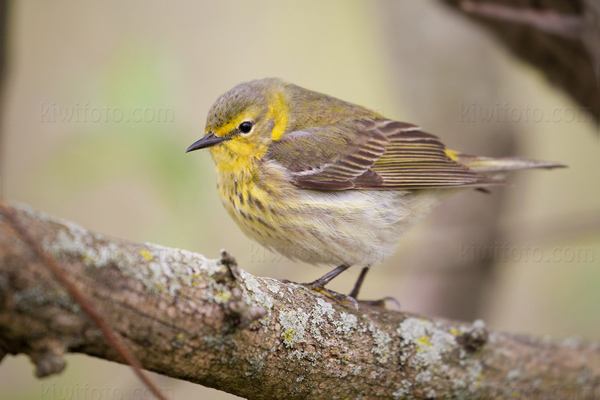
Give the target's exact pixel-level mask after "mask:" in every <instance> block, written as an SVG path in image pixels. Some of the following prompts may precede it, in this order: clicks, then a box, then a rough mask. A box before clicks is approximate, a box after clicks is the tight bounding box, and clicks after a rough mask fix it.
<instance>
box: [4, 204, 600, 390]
mask: <svg viewBox="0 0 600 400" xmlns="http://www.w3.org/2000/svg"><path fill="white" fill-rule="evenodd" d="M15 212H16V214H17V216H18V218H19V221H21V223H22V224H23V225H24V226H26V227H27V229H28V231H29V232H30V234H31V235H32V236H33V237H34V239H35V240H37V241H39V243H42V244H43V246H44V249H45V250H46V251H48V252H49V253H50V254H51V255H53V256H54V257H56V258H57V259H58V261H59V262H60V264H61V265H62V267H63V268H64V270H65V272H66V274H67V275H68V277H69V278H70V279H71V280H73V281H75V282H76V284H77V285H78V286H79V287H80V288H81V289H83V290H84V291H85V293H87V295H88V296H89V297H90V298H91V300H92V301H93V302H94V303H95V304H96V306H97V308H98V309H99V310H101V311H102V312H103V313H104V315H105V318H106V320H107V321H108V323H109V324H110V325H111V326H112V327H113V328H114V329H115V330H116V331H117V332H118V333H119V334H120V335H122V336H123V338H124V339H125V341H126V343H127V345H128V346H129V347H130V349H131V350H132V351H133V353H134V354H135V355H136V357H137V358H138V359H139V360H140V361H141V363H142V364H143V366H144V367H145V368H146V369H148V370H151V371H155V372H158V373H161V374H164V375H168V376H171V377H174V378H179V379H183V380H187V381H190V382H196V383H199V384H202V385H205V386H210V387H214V388H217V389H220V390H224V391H227V392H230V393H233V394H236V395H238V396H242V397H246V398H249V399H280V398H290V399H295V398H298V399H300V398H311V399H335V398H339V399H342V398H362V399H370V398H461V399H462V398H515V396H517V397H516V398H521V399H523V398H549V397H548V396H551V397H552V398H556V396H575V397H572V398H590V399H591V398H597V397H598V396H600V347H599V346H598V345H596V344H591V343H584V342H580V341H576V340H566V341H562V342H558V341H554V340H551V339H548V338H545V339H540V338H534V337H526V336H520V335H513V334H508V333H496V332H487V331H486V329H485V328H484V326H483V323H481V322H476V323H473V324H471V323H464V322H456V321H448V320H442V319H432V318H424V317H420V316H416V315H411V314H409V313H404V312H402V313H401V312H395V311H386V310H382V309H378V308H368V307H366V306H361V308H360V310H358V311H357V310H355V309H354V308H348V307H344V306H342V305H340V304H338V303H336V302H334V301H332V300H330V299H328V298H326V297H323V296H322V295H319V294H317V293H315V292H312V291H309V290H306V289H304V288H303V287H301V286H298V285H295V284H291V283H283V282H280V281H277V280H274V279H270V278H262V277H255V276H252V275H250V274H248V273H247V272H245V271H243V270H241V269H239V268H237V266H236V265H235V264H234V263H233V261H232V259H231V258H230V257H228V256H227V255H225V256H224V257H222V259H221V260H209V259H206V258H205V257H203V256H201V255H199V254H194V253H191V252H188V251H185V250H178V249H170V248H166V247H161V246H158V245H153V244H148V243H146V244H137V243H132V242H128V241H126V240H122V239H116V238H111V237H107V236H104V235H100V234H97V233H94V232H90V231H87V230H85V229H84V228H81V227H79V226H77V225H74V224H72V223H70V222H66V221H62V220H59V219H56V218H52V217H49V216H46V215H44V214H41V213H38V212H34V211H32V210H30V209H27V208H25V207H18V208H16V209H15ZM224 254H225V253H224ZM66 352H78V353H85V354H89V355H92V356H96V357H100V358H104V359H107V360H112V361H117V362H121V360H120V357H119V356H118V355H117V353H116V352H115V351H114V349H112V348H111V347H110V346H108V345H107V343H106V342H105V341H104V339H103V337H102V336H101V335H100V333H99V331H98V328H97V327H96V326H95V325H94V324H93V323H92V322H91V320H90V319H89V318H88V317H87V316H86V315H84V314H83V313H82V312H81V310H80V308H79V307H78V306H77V304H74V303H73V301H72V300H71V299H70V298H68V296H67V295H66V293H65V290H64V289H63V288H61V287H60V286H59V285H58V284H57V283H56V281H55V280H54V279H53V276H52V275H51V274H50V272H49V271H48V269H47V268H46V267H45V266H44V265H43V264H42V263H40V261H39V260H37V259H36V257H35V256H34V253H33V252H32V251H31V249H30V248H28V246H27V245H26V244H25V243H24V242H23V241H21V240H20V239H19V236H18V235H17V234H15V232H14V231H13V229H12V228H11V226H10V224H9V223H8V222H7V221H6V219H4V218H0V358H1V357H2V355H5V354H6V353H9V354H18V353H26V354H28V355H30V356H31V358H32V360H33V362H34V363H35V364H36V365H37V369H38V375H46V374H49V373H52V372H54V371H59V370H60V369H61V368H54V366H56V365H58V366H59V367H60V366H61V365H62V364H63V363H64V362H63V361H62V356H63V354H64V353H66Z"/></svg>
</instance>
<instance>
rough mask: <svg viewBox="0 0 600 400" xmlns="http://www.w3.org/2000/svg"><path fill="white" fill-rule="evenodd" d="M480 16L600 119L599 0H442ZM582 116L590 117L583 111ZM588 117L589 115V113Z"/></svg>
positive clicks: (515, 51) (484, 22)
mask: <svg viewBox="0 0 600 400" xmlns="http://www.w3.org/2000/svg"><path fill="white" fill-rule="evenodd" d="M442 1H443V2H444V3H446V4H448V5H450V6H452V7H454V8H456V9H457V10H459V11H461V12H463V13H465V14H466V15H469V16H470V17H472V18H474V19H477V20H478V21H479V22H480V23H481V24H483V25H485V26H486V27H487V28H488V29H490V30H491V31H492V32H494V33H495V34H496V36H497V37H498V38H499V39H500V41H502V42H503V43H504V44H505V45H506V46H507V47H508V48H509V49H510V50H511V51H512V52H513V53H514V54H515V55H517V56H518V57H520V58H521V59H523V60H525V61H527V62H529V63H530V64H532V65H533V66H535V67H537V68H538V69H539V70H540V71H542V72H543V73H544V75H546V77H547V78H548V80H549V81H550V82H552V83H554V84H556V85H557V86H559V87H560V88H561V89H563V90H564V91H565V92H566V93H568V94H569V95H570V96H571V97H572V98H573V99H574V100H575V101H576V102H577V103H579V105H580V106H581V107H582V108H581V110H580V111H581V112H587V113H589V114H590V115H591V116H592V117H593V118H594V120H595V122H596V123H598V121H599V120H600V1H599V0H545V1H543V2H540V1H536V0H477V1H465V0H442ZM578 118H585V116H584V115H582V116H579V117H578ZM585 119H586V120H587V118H585Z"/></svg>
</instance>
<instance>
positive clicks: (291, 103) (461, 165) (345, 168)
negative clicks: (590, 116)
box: [187, 78, 561, 297]
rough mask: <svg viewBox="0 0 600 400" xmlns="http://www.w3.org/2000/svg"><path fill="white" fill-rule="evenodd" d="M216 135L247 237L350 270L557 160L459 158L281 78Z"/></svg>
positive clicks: (424, 136)
mask: <svg viewBox="0 0 600 400" xmlns="http://www.w3.org/2000/svg"><path fill="white" fill-rule="evenodd" d="M205 132H206V134H205V136H204V137H203V138H202V139H200V140H198V141H197V142H195V143H194V144H192V145H191V146H190V147H189V148H188V149H187V151H188V152H189V151H192V150H198V149H203V148H206V147H209V148H210V153H211V154H212V157H213V159H214V162H215V166H216V170H217V187H218V191H219V195H220V196H221V200H222V202H223V205H224V206H225V208H226V209H227V211H228V212H229V214H230V215H231V216H232V217H233V219H234V220H235V222H236V223H237V224H238V226H239V227H240V228H241V229H242V231H244V233H245V234H246V235H248V236H250V237H251V238H253V239H255V240H256V241H258V242H259V243H260V244H262V245H263V246H265V247H267V248H269V249H272V250H275V251H278V252H280V253H282V254H283V255H285V256H286V257H288V258H290V259H299V260H302V261H306V262H309V263H313V264H330V265H336V266H339V267H338V268H336V269H335V270H333V271H331V272H330V273H328V274H327V275H325V276H324V277H322V278H321V279H318V280H316V281H315V282H312V283H311V284H308V285H309V286H310V287H312V288H314V289H323V287H324V285H325V284H326V283H327V282H329V281H330V280H331V279H333V278H334V277H335V276H337V275H338V274H339V273H341V272H342V271H344V270H345V269H347V268H348V267H350V266H352V265H360V266H362V267H363V271H362V273H361V277H360V278H359V282H357V285H356V286H355V288H354V290H353V291H352V293H351V297H356V295H357V294H358V290H359V288H360V284H361V283H362V279H363V278H364V275H365V274H366V272H367V269H368V267H369V266H370V265H373V264H375V263H379V262H381V261H383V260H384V259H386V258H387V257H389V256H390V255H392V253H393V252H394V249H395V248H396V245H397V244H398V240H399V237H400V235H401V234H402V233H403V232H405V231H406V230H407V229H408V228H410V227H411V226H412V225H413V224H414V223H415V222H416V221H417V220H419V219H420V218H421V217H422V216H424V215H425V214H426V213H427V212H429V211H430V209H431V208H432V207H433V206H435V205H436V204H437V203H438V201H439V200H440V199H441V198H443V197H444V196H445V195H447V194H449V193H453V192H455V191H456V189H457V188H468V187H471V188H484V187H486V186H490V185H502V184H504V181H502V180H498V179H494V178H492V177H489V176H487V175H485V174H484V173H485V172H494V173H495V172H498V171H505V170H512V169H521V168H551V167H558V166H561V165H560V164H556V163H549V162H538V161H531V160H524V159H518V158H488V157H476V156H469V155H465V154H462V153H459V152H456V151H452V150H448V149H446V148H445V146H444V144H443V143H442V142H441V141H440V140H439V139H438V138H437V137H436V136H434V135H431V134H429V133H425V132H423V131H422V130H421V129H420V128H419V127H418V126H415V125H412V124H408V123H405V122H397V121H392V120H389V119H386V118H385V117H383V116H382V115H380V114H378V113H376V112H374V111H371V110H368V109H366V108H364V107H361V106H358V105H354V104H350V103H346V102H344V101H341V100H338V99H335V98H333V97H330V96H327V95H324V94H320V93H317V92H313V91H310V90H306V89H303V88H301V87H298V86H295V85H292V84H289V83H286V82H283V81H281V80H279V79H273V78H269V79H261V80H254V81H251V82H246V83H242V84H239V85H237V86H236V87H234V88H233V89H231V90H229V91H228V92H227V93H225V94H223V95H221V97H219V98H218V99H217V101H216V102H215V104H213V106H212V107H211V109H210V111H209V113H208V120H207V122H206V130H205Z"/></svg>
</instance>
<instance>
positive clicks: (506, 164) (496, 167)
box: [453, 153, 566, 172]
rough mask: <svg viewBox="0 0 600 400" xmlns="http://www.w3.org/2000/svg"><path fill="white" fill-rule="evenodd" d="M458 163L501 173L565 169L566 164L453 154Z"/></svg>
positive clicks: (478, 170)
mask: <svg viewBox="0 0 600 400" xmlns="http://www.w3.org/2000/svg"><path fill="white" fill-rule="evenodd" d="M453 156H454V157H456V159H457V161H458V162H460V163H461V164H464V165H466V166H467V167H469V168H470V169H472V170H473V171H477V172H499V171H511V170H515V169H527V168H547V169H551V168H564V167H566V165H565V164H561V163H557V162H552V161H536V160H530V159H527V158H521V157H479V156H471V155H467V154H460V153H459V154H456V153H454V154H453Z"/></svg>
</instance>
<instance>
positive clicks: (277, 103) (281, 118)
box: [269, 92, 290, 141]
mask: <svg viewBox="0 0 600 400" xmlns="http://www.w3.org/2000/svg"><path fill="white" fill-rule="evenodd" d="M269 112H270V115H271V118H273V122H275V126H273V132H272V133H271V138H272V139H273V140H274V141H277V140H279V139H281V137H282V136H283V133H284V132H285V130H286V129H287V127H288V125H289V123H290V120H289V115H290V108H289V106H288V104H287V102H286V101H285V99H284V98H283V94H282V93H281V92H277V93H276V94H274V95H273V96H272V98H271V99H270V101H269Z"/></svg>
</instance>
